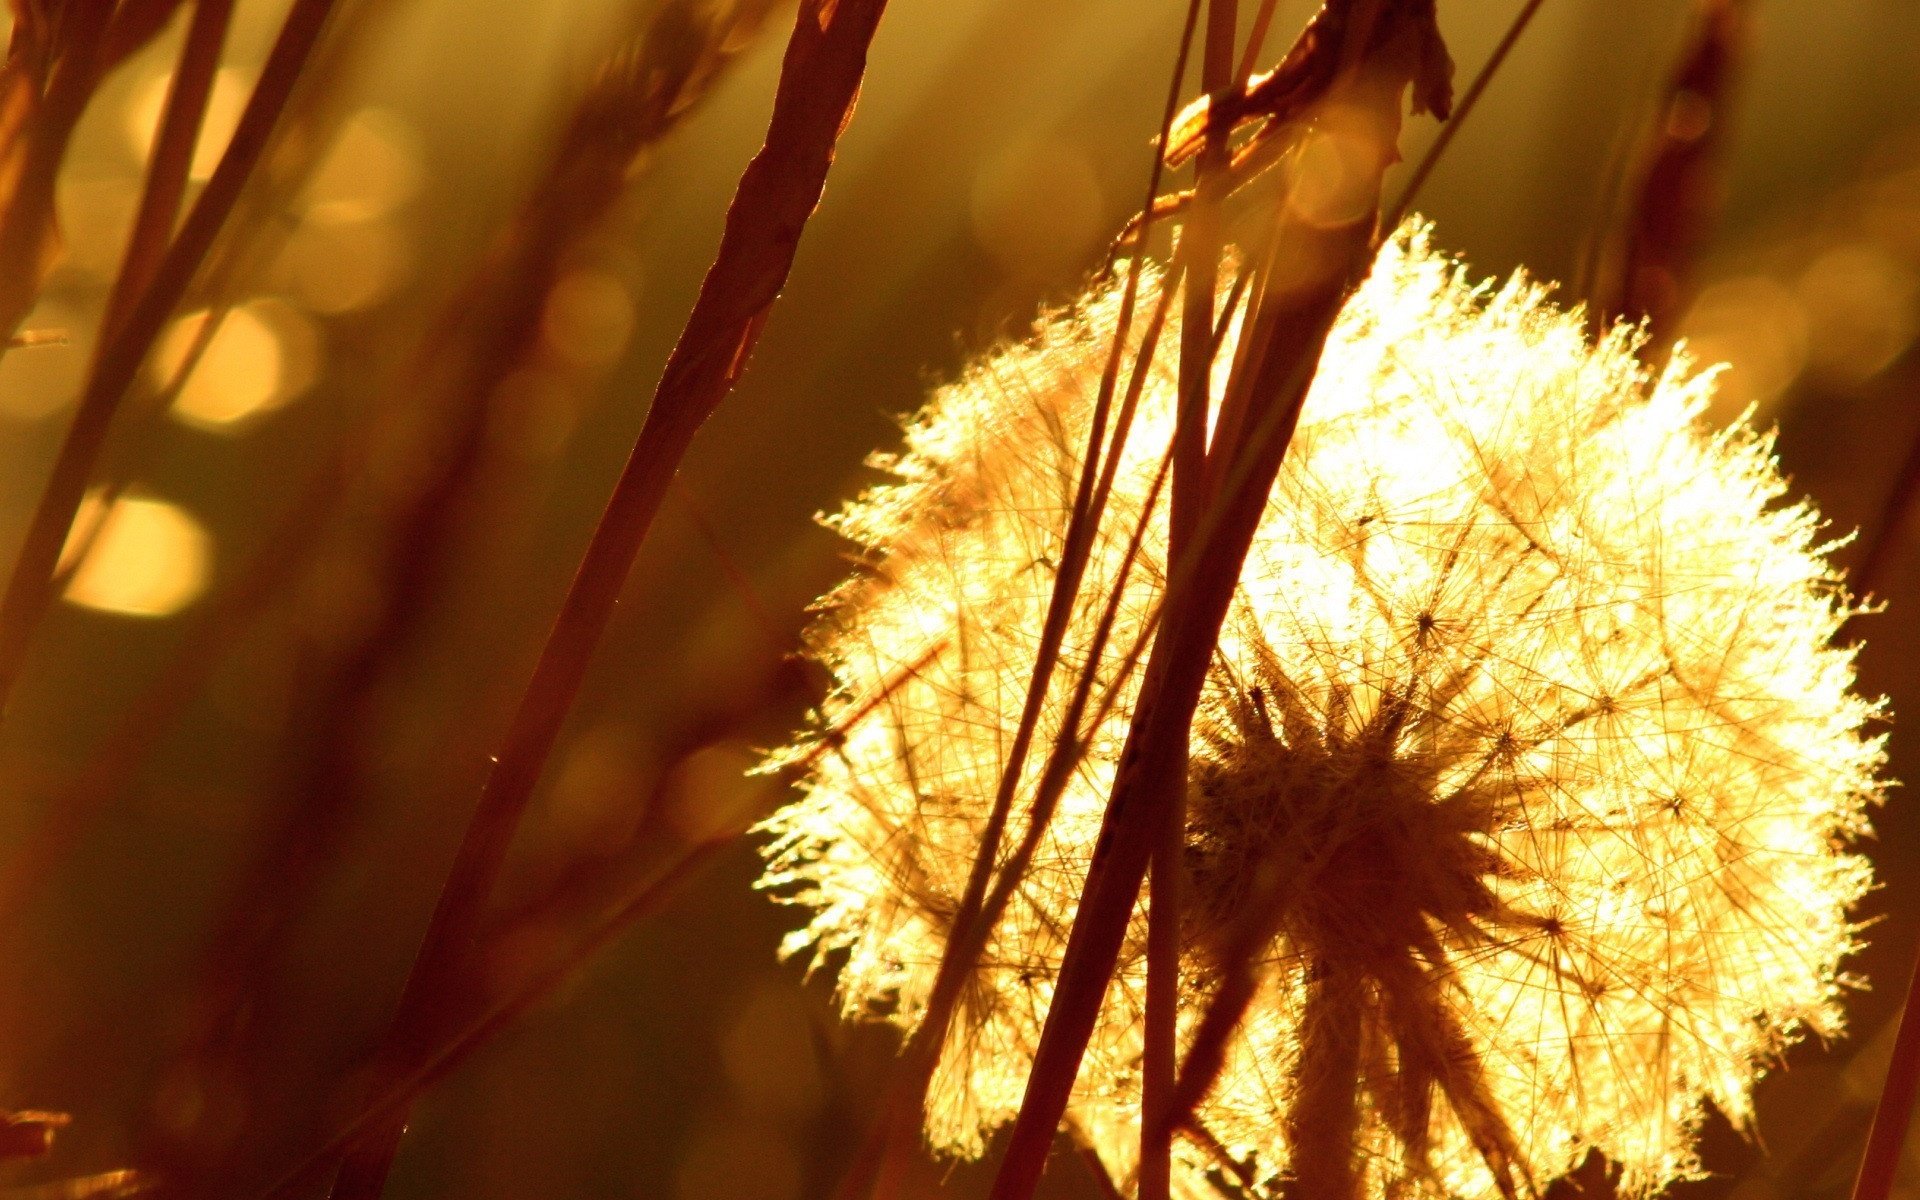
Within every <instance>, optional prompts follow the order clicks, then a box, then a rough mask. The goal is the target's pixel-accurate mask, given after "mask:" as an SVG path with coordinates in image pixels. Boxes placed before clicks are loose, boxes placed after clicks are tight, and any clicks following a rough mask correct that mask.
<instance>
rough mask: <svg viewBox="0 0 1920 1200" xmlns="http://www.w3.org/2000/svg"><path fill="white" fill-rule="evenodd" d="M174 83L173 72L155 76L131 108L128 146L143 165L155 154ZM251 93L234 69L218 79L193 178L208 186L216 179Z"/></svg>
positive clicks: (139, 91) (196, 150) (142, 86)
mask: <svg viewBox="0 0 1920 1200" xmlns="http://www.w3.org/2000/svg"><path fill="white" fill-rule="evenodd" d="M172 83H173V74H172V73H171V72H168V71H161V72H158V73H156V74H154V75H151V76H149V77H148V78H147V79H145V80H144V81H142V82H141V84H140V86H139V88H138V89H137V90H136V91H135V92H134V94H133V99H132V101H131V102H130V103H129V104H128V105H127V114H126V135H127V144H128V145H129V146H130V147H131V148H132V150H133V153H134V155H135V156H136V157H137V158H139V159H140V160H141V161H142V162H144V161H146V158H147V156H148V155H149V154H151V153H152V152H153V139H154V137H155V136H156V135H157V134H158V133H159V130H160V118H161V115H162V114H163V113H164V112H165V111H166V107H167V89H168V87H170V86H171V85H172ZM251 91H252V84H251V83H250V82H249V81H248V80H247V79H246V77H245V76H243V75H241V73H240V72H239V71H236V70H234V69H233V68H232V67H222V68H221V69H220V71H219V73H218V74H216V75H215V76H214V79H213V90H212V91H211V92H210V93H209V94H208V96H207V116H206V120H205V121H204V122H203V123H202V124H201V127H200V138H199V140H198V141H196V142H195V143H194V146H193V162H192V164H191V165H190V166H189V167H188V175H189V176H190V177H191V178H193V179H195V180H197V181H202V182H204V181H205V180H206V179H208V178H209V177H211V176H212V175H213V169H214V168H215V167H216V166H218V165H219V164H220V156H221V155H222V154H224V153H226V149H227V143H228V142H229V141H231V140H232V139H233V131H234V127H235V126H237V125H239V123H240V113H241V110H242V109H244V108H246V105H247V97H248V95H249V94H250V93H251Z"/></svg>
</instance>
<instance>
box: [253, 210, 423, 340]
mask: <svg viewBox="0 0 1920 1200" xmlns="http://www.w3.org/2000/svg"><path fill="white" fill-rule="evenodd" d="M274 271H275V278H276V280H277V281H278V282H279V284H280V286H281V287H283V288H284V289H285V290H286V292H287V294H288V296H289V297H290V298H291V299H293V300H294V301H296V302H298V303H299V304H300V305H301V307H303V308H305V309H307V310H309V311H311V312H314V313H317V314H319V315H322V316H338V315H341V314H343V313H351V312H357V311H359V310H361V309H366V308H372V307H373V306H375V305H377V304H379V303H380V302H381V301H383V300H385V299H387V298H388V297H389V296H391V295H392V294H393V293H394V291H395V290H396V289H398V288H399V287H400V285H402V284H403V283H405V282H406V281H407V278H408V276H410V275H411V274H412V272H413V252H412V250H411V248H410V247H409V245H408V243H407V240H406V238H405V237H403V236H402V235H401V233H400V231H399V229H397V228H396V227H395V226H394V224H393V222H392V221H390V220H387V219H385V218H368V219H364V220H362V219H354V220H342V221H330V220H327V221H323V220H309V221H304V222H302V223H301V225H300V227H299V228H297V229H295V230H294V231H293V233H292V235H291V236H289V237H288V238H287V243H286V245H285V246H283V247H282V248H281V251H280V255H279V257H278V258H277V259H276V260H275V263H274Z"/></svg>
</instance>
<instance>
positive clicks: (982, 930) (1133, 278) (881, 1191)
mask: <svg viewBox="0 0 1920 1200" xmlns="http://www.w3.org/2000/svg"><path fill="white" fill-rule="evenodd" d="M1200 5H1201V0H1189V2H1188V5H1187V17H1186V25H1185V27H1184V29H1183V31H1182V33H1181V37H1180V46H1179V50H1178V51H1177V52H1176V53H1175V55H1174V66H1173V78H1172V80H1171V81H1170V83H1169V84H1168V88H1167V98H1166V105H1165V108H1164V111H1163V113H1162V116H1161V140H1162V142H1163V143H1164V141H1165V137H1166V131H1167V130H1168V129H1169V128H1170V127H1171V126H1172V124H1173V118H1174V114H1175V113H1176V112H1177V111H1178V109H1179V103H1180V90H1181V86H1182V82H1183V80H1184V78H1185V75H1186V70H1187V58H1188V55H1189V54H1190V52H1191V48H1192V44H1193V36H1194V32H1195V30H1196V29H1197V28H1198V26H1199V17H1200ZM1162 172H1163V164H1162V162H1161V160H1160V158H1159V157H1158V156H1156V157H1155V159H1154V163H1153V167H1152V169H1151V170H1150V171H1149V172H1148V177H1147V194H1146V199H1145V201H1144V203H1143V205H1142V211H1143V212H1144V213H1146V214H1148V216H1147V217H1146V218H1144V220H1143V224H1142V228H1141V234H1140V236H1141V237H1142V238H1144V236H1145V229H1146V227H1147V226H1146V223H1147V222H1150V221H1151V214H1152V212H1153V201H1154V198H1155V197H1156V196H1157V195H1158V194H1159V190H1160V180H1161V176H1162ZM1142 265H1143V264H1142V258H1141V256H1140V255H1139V254H1138V253H1136V254H1135V255H1134V256H1133V258H1132V260H1131V261H1130V262H1129V263H1128V269H1127V277H1126V282H1125V284H1124V285H1123V288H1122V291H1121V297H1120V311H1119V313H1118V315H1117V316H1116V318H1115V325H1114V334H1113V345H1112V346H1111V348H1110V349H1109V351H1108V356H1107V362H1106V366H1105V368H1104V369H1103V371H1102V373H1101V377H1100V391H1099V394H1098V395H1097V396H1096V398H1095V402H1094V412H1093V420H1092V426H1091V430H1090V432H1089V434H1088V437H1087V448H1086V453H1085V457H1084V459H1083V461H1082V462H1081V466H1080V476H1079V479H1078V481H1077V483H1076V485H1075V493H1074V504H1073V512H1072V515H1071V517H1070V518H1069V520H1068V523H1067V530H1066V534H1065V536H1064V538H1063V543H1064V544H1063V545H1062V547H1061V552H1060V564H1059V568H1058V570H1057V571H1056V572H1055V574H1054V582H1053V590H1052V593H1051V594H1050V596H1049V597H1048V601H1047V613H1046V616H1045V617H1044V618H1043V619H1042V621H1041V629H1040V640H1039V643H1038V648H1037V650H1036V652H1035V657H1034V669H1033V672H1032V674H1031V675H1030V676H1029V678H1028V680H1027V692H1026V697H1025V700H1024V703H1023V706H1022V708H1021V713H1020V720H1019V722H1018V724H1017V725H1016V726H1015V729H1014V736H1013V740H1012V742H1011V743H1010V744H1009V747H1008V750H1007V758H1006V761H1005V762H1004V763H1002V764H1001V768H1000V778H999V782H998V784H997V786H996V789H995V793H994V799H993V804H992V806H991V808H990V809H989V811H988V814H987V821H986V827H985V829H984V830H983V831H982V834H981V844H980V848H979V849H978V850H977V851H976V852H975V854H974V859H973V865H972V867H971V869H970V870H969V872H968V876H967V883H966V886H965V888H964V889H963V890H962V892H961V896H960V902H959V904H958V906H957V907H956V909H955V914H954V918H953V922H952V926H951V929H950V931H949V933H948V936H947V944H946V947H945V949H944V951H943V953H942V955H941V960H940V968H939V971H938V973H937V974H936V975H935V978H934V985H933V989H932V993H931V995H930V997H929V999H928V1002H927V1011H926V1013H925V1015H924V1016H922V1018H921V1020H920V1024H919V1026H918V1027H917V1028H915V1030H914V1032H913V1035H912V1037H911V1038H910V1039H909V1041H908V1044H907V1046H906V1048H905V1050H904V1051H903V1052H902V1054H901V1065H900V1067H899V1069H898V1071H897V1072H896V1074H895V1077H894V1080H893V1082H892V1084H891V1085H890V1086H889V1088H888V1094H887V1097H886V1099H885V1101H884V1102H883V1103H882V1105H881V1111H880V1115H879V1117H878V1118H877V1119H876V1120H875V1122H874V1124H873V1126H872V1128H871V1129H869V1130H868V1132H867V1135H866V1137H865V1138H863V1139H862V1142H861V1144H860V1147H859V1148H858V1149H857V1150H856V1151H855V1153H854V1161H853V1164H852V1166H850V1167H849V1168H848V1169H847V1171H846V1173H845V1174H844V1175H843V1176H842V1177H841V1180H840V1183H839V1186H838V1187H837V1189H836V1191H835V1194H836V1196H837V1197H839V1200H860V1198H861V1197H865V1196H868V1195H872V1196H874V1197H878V1198H881V1200H884V1198H886V1197H890V1196H891V1195H892V1194H893V1193H894V1191H896V1190H897V1185H898V1182H899V1180H900V1178H901V1177H902V1175H903V1173H904V1166H905V1157H906V1151H905V1147H906V1146H909V1145H911V1144H913V1138H912V1135H913V1134H914V1133H915V1132H917V1130H918V1128H919V1124H920V1119H921V1113H922V1111H923V1109H924V1108H925V1105H926V1095H927V1088H928V1086H929V1085H930V1084H931V1082H932V1079H933V1072H934V1070H935V1068H936V1067H937V1066H938V1065H939V1057H940V1049H941V1046H942V1045H943V1044H944V1042H945V1040H946V1036H947V1027H948V1025H949V1023H950V1022H951V1020H952V1018H953V1009H954V1005H955V1004H956V1003H957V1001H958V999H959V996H960V993H961V987H962V984H963V983H964V982H965V980H966V979H967V978H968V977H969V976H970V974H971V973H972V970H973V965H974V962H975V960H976V959H977V958H978V956H979V954H980V951H981V949H982V948H983V947H984V945H985V944H986V938H987V935H988V933H989V932H990V931H991V930H992V928H993V926H994V925H995V924H996V923H998V921H999V911H998V909H997V907H996V906H995V905H994V904H993V903H992V901H991V900H990V899H989V897H990V894H991V893H990V892H989V887H990V886H991V885H993V883H994V877H995V872H996V869H998V871H999V874H1000V877H1001V878H1002V879H1005V878H1006V877H1007V875H1008V873H1009V872H1011V871H1012V870H1013V868H1012V867H1010V866H1005V867H1003V866H1002V865H1001V864H1000V849H1001V846H1002V844H1003V841H1004V839H1005V837H1006V830H1007V823H1008V821H1009V819H1010V818H1011V816H1012V812H1013V801H1014V795H1015V792H1016V790H1017V789H1018V787H1019V782H1020V779H1021V776H1022V775H1023V773H1024V771H1025V767H1026V759H1027V755H1028V753H1029V751H1030V750H1031V747H1032V742H1033V736H1034V731H1035V729H1036V728H1037V726H1038V723H1039V719H1040V711H1041V707H1042V705H1043V703H1044V701H1045V699H1046V695H1047V692H1048V689H1049V687H1050V686H1051V682H1052V678H1053V670H1054V667H1055V665H1056V662H1057V659H1058V657H1059V652H1060V645H1061V641H1062V639H1063V638H1064V637H1065V634H1066V627H1067V621H1068V618H1069V617H1070V616H1071V614H1072V611H1073V604H1074V601H1075V598H1076V597H1077V595H1078V593H1079V589H1080V581H1081V577H1082V575H1083V573H1084V571H1085V568H1086V563H1087V557H1088V554H1089V551H1090V549H1091V547H1092V544H1093V535H1094V532H1095V531H1096V529H1097V528H1098V523H1099V518H1100V514H1101V512H1102V511H1103V510H1104V508H1105V505H1106V486H1107V485H1110V484H1111V470H1112V468H1113V467H1114V466H1116V465H1117V464H1118V462H1119V460H1120V454H1121V449H1122V447H1124V445H1125V442H1126V427H1127V423H1128V416H1127V415H1126V414H1127V413H1129V412H1130V411H1131V403H1132V401H1134V400H1136V399H1137V398H1138V395H1139V390H1140V388H1141V387H1142V386H1143V384H1144V382H1145V378H1146V377H1145V373H1144V372H1145V369H1146V365H1147V363H1149V362H1150V361H1151V359H1152V355H1153V345H1154V343H1155V341H1156V340H1157V337H1158V328H1159V323H1160V321H1161V320H1162V319H1163V318H1164V313H1165V310H1166V301H1167V296H1166V295H1164V294H1163V296H1162V303H1161V305H1160V311H1159V313H1158V314H1156V317H1155V319H1154V322H1153V323H1152V325H1151V327H1150V329H1149V331H1148V333H1147V335H1146V337H1145V339H1144V345H1143V353H1142V357H1141V360H1140V361H1139V363H1138V364H1137V365H1136V367H1135V370H1134V374H1133V376H1132V378H1131V380H1130V383H1129V395H1128V403H1127V404H1126V405H1124V406H1123V410H1122V416H1121V418H1120V419H1119V421H1117V422H1116V423H1115V430H1114V434H1113V438H1112V445H1111V448H1110V449H1109V450H1108V452H1107V453H1106V463H1107V471H1106V473H1105V475H1104V476H1103V472H1102V468H1101V456H1102V446H1103V442H1105V441H1106V435H1107V422H1108V419H1109V416H1110V413H1111V409H1112V405H1113V399H1114V395H1115V391H1116V389H1117V388H1118V385H1119V377H1120V364H1121V361H1122V358H1123V356H1124V354H1125V349H1126V342H1127V335H1128V330H1129V329H1130V327H1131V325H1132V323H1133V315H1134V307H1135V305H1136V304H1137V302H1138V297H1139V290H1140V273H1141V268H1142ZM1163 286H1164V287H1166V288H1171V287H1172V286H1173V282H1172V280H1167V281H1166V282H1165V283H1164V284H1163ZM1096 479H1099V480H1100V481H1101V485H1102V486H1096V483H1095V481H1096ZM1069 729H1071V725H1069ZM1039 813H1040V809H1039V804H1038V802H1036V805H1035V808H1034V810H1033V812H1032V814H1030V817H1029V820H1030V822H1031V823H1033V825H1035V826H1040V825H1044V818H1043V817H1041V816H1040V815H1039Z"/></svg>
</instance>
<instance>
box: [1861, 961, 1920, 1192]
mask: <svg viewBox="0 0 1920 1200" xmlns="http://www.w3.org/2000/svg"><path fill="white" fill-rule="evenodd" d="M1916 996H1920V953H1917V954H1916V956H1915V958H1914V967H1913V974H1912V975H1911V976H1910V977H1909V978H1908V980H1907V996H1906V1000H1905V1002H1904V1006H1903V1007H1902V1009H1901V1011H1900V1028H1899V1031H1898V1032H1897V1033H1896V1034H1895V1035H1894V1039H1893V1057H1892V1058H1891V1059H1889V1060H1888V1062H1887V1077H1886V1080H1885V1081H1884V1082H1883V1083H1882V1084H1881V1085H1880V1098H1879V1099H1878V1100H1877V1101H1876V1102H1875V1103H1874V1107H1873V1124H1872V1125H1871V1126H1870V1127H1869V1128H1868V1130H1867V1147H1866V1149H1865V1150H1864V1151H1863V1152H1862V1153H1861V1155H1860V1171H1859V1173H1858V1174H1857V1175H1855V1176H1854V1180H1853V1200H1888V1198H1889V1197H1890V1196H1891V1195H1892V1194H1893V1181H1894V1177H1895V1175H1897V1174H1898V1173H1899V1169H1900V1152H1901V1150H1902V1149H1903V1148H1904V1147H1905V1145H1906V1140H1907V1130H1908V1129H1909V1128H1911V1127H1912V1125H1913V1111H1914V1102H1915V1099H1916V1098H1920V1004H1916V1003H1914V998H1915V997H1916Z"/></svg>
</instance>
